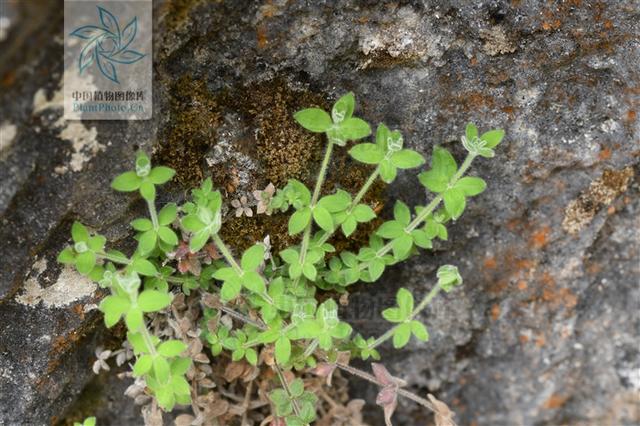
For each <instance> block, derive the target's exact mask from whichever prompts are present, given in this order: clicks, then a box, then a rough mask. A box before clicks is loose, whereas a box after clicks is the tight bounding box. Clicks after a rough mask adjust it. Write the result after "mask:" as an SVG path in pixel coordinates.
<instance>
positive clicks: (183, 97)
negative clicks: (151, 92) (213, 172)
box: [154, 76, 220, 187]
mask: <svg viewBox="0 0 640 426" xmlns="http://www.w3.org/2000/svg"><path fill="white" fill-rule="evenodd" d="M170 97H171V98H170V108H171V109H170V112H169V114H170V117H171V119H170V122H169V125H168V128H166V129H165V130H164V132H162V133H161V140H162V144H161V146H160V149H159V150H158V152H157V154H156V156H155V158H154V162H155V163H157V164H164V165H166V166H169V167H171V168H173V169H175V170H176V177H175V179H176V181H177V182H178V183H180V184H182V185H183V186H185V187H194V186H196V185H198V184H199V183H200V181H201V180H202V179H203V178H204V156H205V154H206V153H207V151H208V150H209V149H210V148H211V147H212V146H213V145H214V144H215V130H216V127H217V126H218V125H219V123H220V113H219V106H218V103H217V102H216V99H215V97H214V96H213V95H212V94H211V93H210V92H209V90H208V89H207V87H206V85H205V83H204V82H203V81H196V80H194V79H193V78H191V77H189V76H183V77H181V78H179V79H178V80H177V81H176V82H175V84H174V85H173V86H172V87H171V90H170Z"/></svg>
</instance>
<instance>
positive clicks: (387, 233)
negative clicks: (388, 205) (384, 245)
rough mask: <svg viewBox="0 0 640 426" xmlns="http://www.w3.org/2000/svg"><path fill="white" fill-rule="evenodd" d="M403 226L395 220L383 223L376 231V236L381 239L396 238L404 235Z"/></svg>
mask: <svg viewBox="0 0 640 426" xmlns="http://www.w3.org/2000/svg"><path fill="white" fill-rule="evenodd" d="M404 233H405V232H404V225H403V224H402V223H400V222H398V221H396V220H390V221H388V222H385V223H383V224H382V225H381V226H380V228H378V230H377V231H376V235H379V236H381V237H382V238H397V237H399V236H401V235H404Z"/></svg>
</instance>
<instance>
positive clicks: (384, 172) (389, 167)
mask: <svg viewBox="0 0 640 426" xmlns="http://www.w3.org/2000/svg"><path fill="white" fill-rule="evenodd" d="M397 174H398V169H396V166H394V165H393V164H391V161H390V160H382V162H380V178H381V179H382V180H383V182H385V183H391V182H393V180H394V179H395V178H396V175H397Z"/></svg>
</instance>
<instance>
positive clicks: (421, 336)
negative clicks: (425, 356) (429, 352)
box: [411, 320, 429, 342]
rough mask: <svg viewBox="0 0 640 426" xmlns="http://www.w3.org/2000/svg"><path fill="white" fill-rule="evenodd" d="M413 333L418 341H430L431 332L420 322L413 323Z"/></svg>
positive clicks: (414, 321)
mask: <svg viewBox="0 0 640 426" xmlns="http://www.w3.org/2000/svg"><path fill="white" fill-rule="evenodd" d="M411 332H412V333H413V335H414V336H416V339H418V340H422V341H423V342H426V341H427V340H429V332H428V331H427V328H426V327H425V326H424V324H422V323H421V322H420V321H417V320H413V321H411Z"/></svg>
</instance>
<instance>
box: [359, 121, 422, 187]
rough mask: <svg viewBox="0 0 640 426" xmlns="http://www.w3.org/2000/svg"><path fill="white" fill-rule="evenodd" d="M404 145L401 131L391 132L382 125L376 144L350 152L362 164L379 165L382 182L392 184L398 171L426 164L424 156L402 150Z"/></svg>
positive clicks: (366, 145)
mask: <svg viewBox="0 0 640 426" xmlns="http://www.w3.org/2000/svg"><path fill="white" fill-rule="evenodd" d="M403 143H404V142H403V138H402V135H401V134H400V132H399V131H397V130H394V131H391V130H389V128H388V127H387V126H385V125H384V124H380V125H379V126H378V129H377V131H376V143H375V144H373V143H361V144H358V145H356V146H354V147H353V148H351V149H350V150H349V154H350V155H351V156H352V157H353V158H354V159H356V160H357V161H360V162H361V163H365V164H375V165H378V167H379V171H380V177H381V178H382V180H383V181H384V182H386V183H391V182H392V181H393V180H394V179H395V178H396V175H397V169H411V168H414V167H418V166H421V165H422V164H424V158H423V157H422V155H420V154H419V153H418V152H416V151H413V150H410V149H402V145H403Z"/></svg>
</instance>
